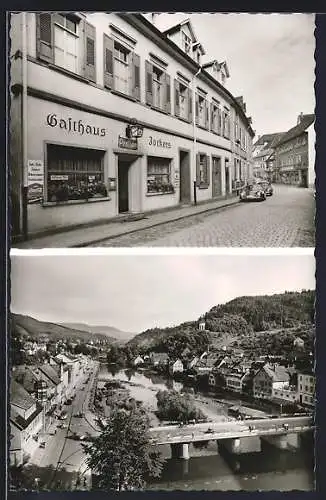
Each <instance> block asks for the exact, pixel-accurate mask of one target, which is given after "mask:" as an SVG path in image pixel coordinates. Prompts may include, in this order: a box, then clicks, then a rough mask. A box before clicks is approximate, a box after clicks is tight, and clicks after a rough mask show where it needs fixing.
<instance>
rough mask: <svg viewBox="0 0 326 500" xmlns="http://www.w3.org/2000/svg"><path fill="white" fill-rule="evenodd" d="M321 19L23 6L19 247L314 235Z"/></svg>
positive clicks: (300, 240)
mask: <svg viewBox="0 0 326 500" xmlns="http://www.w3.org/2000/svg"><path fill="white" fill-rule="evenodd" d="M314 28H315V15H314V14H309V13H308V14H302V13H291V14H278V13H274V14H259V13H258V14H255V15H253V14H249V13H228V14H223V13H182V12H181V13H179V12H178V13H164V12H163V13H159V12H157V13H155V12H154V13H150V12H149V13H137V12H135V13H127V12H123V13H119V12H117V13H112V12H12V13H11V14H10V31H9V36H10V54H9V57H10V66H9V76H10V113H9V115H8V120H9V123H10V134H9V150H10V158H9V162H10V169H11V190H10V192H11V200H10V204H11V238H12V246H13V247H15V248H22V249H24V248H26V249H29V248H30V249H33V248H35V249H40V248H51V247H57V248H79V247H103V246H104V247H139V246H140V247H314V246H315V229H314V216H315V129H314V122H315V114H314V110H315V98H314V81H315V74H314V69H315V60H314V49H315V40H314ZM235 33H239V34H240V35H241V36H235Z"/></svg>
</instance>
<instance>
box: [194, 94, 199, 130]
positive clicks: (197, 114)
mask: <svg viewBox="0 0 326 500" xmlns="http://www.w3.org/2000/svg"><path fill="white" fill-rule="evenodd" d="M195 117H196V119H195V121H196V125H198V123H199V95H198V94H195Z"/></svg>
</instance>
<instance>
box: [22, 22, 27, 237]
mask: <svg viewBox="0 0 326 500" xmlns="http://www.w3.org/2000/svg"><path fill="white" fill-rule="evenodd" d="M22 87H23V88H22V123H21V126H22V143H23V144H22V150H23V155H22V156H23V158H22V181H23V185H22V232H23V238H24V240H27V239H28V212H27V202H28V199H27V190H28V187H27V21H26V12H22Z"/></svg>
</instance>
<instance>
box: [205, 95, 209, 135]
mask: <svg viewBox="0 0 326 500" xmlns="http://www.w3.org/2000/svg"><path fill="white" fill-rule="evenodd" d="M205 128H206V129H207V130H208V129H209V108H208V102H207V100H206V99H205Z"/></svg>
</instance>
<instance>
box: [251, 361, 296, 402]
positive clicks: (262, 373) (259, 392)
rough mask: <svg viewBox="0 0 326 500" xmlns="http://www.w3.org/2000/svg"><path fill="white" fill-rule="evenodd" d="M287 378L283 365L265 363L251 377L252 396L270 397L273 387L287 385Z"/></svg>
mask: <svg viewBox="0 0 326 500" xmlns="http://www.w3.org/2000/svg"><path fill="white" fill-rule="evenodd" d="M289 380H290V376H289V374H288V372H287V370H286V369H285V368H284V366H281V365H276V364H269V363H266V364H265V365H264V366H263V367H262V368H261V369H260V370H259V371H258V372H257V373H256V375H255V376H254V378H253V396H254V397H255V398H260V399H270V398H272V397H273V391H274V390H275V389H283V388H285V387H288V386H289Z"/></svg>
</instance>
